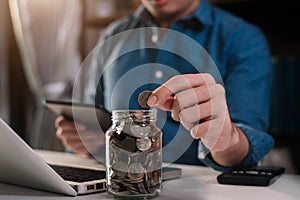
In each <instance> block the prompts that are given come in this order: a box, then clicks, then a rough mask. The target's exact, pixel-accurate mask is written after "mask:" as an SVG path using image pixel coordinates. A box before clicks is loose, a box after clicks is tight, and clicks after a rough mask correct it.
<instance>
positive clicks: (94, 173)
mask: <svg viewBox="0 0 300 200" xmlns="http://www.w3.org/2000/svg"><path fill="white" fill-rule="evenodd" d="M50 167H52V168H53V169H54V171H56V172H57V173H58V174H59V175H60V176H61V177H62V178H63V179H64V180H66V181H74V182H87V181H93V180H100V179H105V178H106V174H105V171H98V170H92V169H81V168H75V167H68V166H58V165H50Z"/></svg>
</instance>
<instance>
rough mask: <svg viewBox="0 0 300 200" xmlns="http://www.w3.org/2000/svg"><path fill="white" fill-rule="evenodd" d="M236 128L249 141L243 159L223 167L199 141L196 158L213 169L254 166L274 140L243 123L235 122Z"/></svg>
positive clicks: (270, 147)
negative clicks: (237, 163)
mask: <svg viewBox="0 0 300 200" xmlns="http://www.w3.org/2000/svg"><path fill="white" fill-rule="evenodd" d="M235 125H236V126H237V127H238V128H240V129H241V130H242V131H243V132H244V134H245V135H246V137H247V138H248V141H249V152H248V154H247V156H246V157H245V158H244V160H243V161H242V162H241V163H240V164H239V165H237V166H234V167H224V166H221V165H219V164H217V163H216V162H215V161H214V160H213V158H212V157H211V154H210V153H209V152H210V151H209V149H207V148H206V147H205V146H204V145H203V143H202V142H201V141H200V142H199V147H198V148H199V153H198V158H199V159H200V160H201V161H202V162H203V163H204V164H205V165H207V166H209V167H212V168H213V169H215V170H218V171H223V172H228V171H231V170H233V169H234V168H240V167H251V166H256V165H257V164H258V162H259V161H260V160H261V159H262V158H263V157H264V156H265V155H266V154H267V153H268V152H269V151H270V150H271V149H272V148H273V146H274V140H273V138H272V137H271V136H270V135H269V134H268V133H266V132H263V131H260V130H256V129H253V128H252V127H249V126H247V125H244V124H235Z"/></svg>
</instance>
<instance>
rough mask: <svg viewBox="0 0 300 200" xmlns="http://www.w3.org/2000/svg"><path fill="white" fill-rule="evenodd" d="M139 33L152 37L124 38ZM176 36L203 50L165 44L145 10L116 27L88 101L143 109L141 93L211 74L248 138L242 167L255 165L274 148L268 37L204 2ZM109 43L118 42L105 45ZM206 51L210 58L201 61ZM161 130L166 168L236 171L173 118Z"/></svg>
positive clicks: (97, 63) (165, 115) (166, 117)
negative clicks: (180, 78) (187, 77)
mask: <svg viewBox="0 0 300 200" xmlns="http://www.w3.org/2000/svg"><path fill="white" fill-rule="evenodd" d="M141 27H148V28H149V29H147V30H151V31H145V32H142V34H141V33H138V34H139V35H138V36H136V35H135V34H134V33H132V32H129V34H127V35H126V34H125V35H126V36H124V35H122V34H123V33H124V32H126V31H127V30H135V29H137V28H141ZM170 29H171V30H173V31H174V32H178V33H182V34H184V36H186V37H188V38H191V39H192V40H194V41H196V43H197V44H198V45H199V44H200V46H201V47H196V48H195V45H194V44H193V45H191V44H190V43H186V44H185V42H180V41H179V40H177V39H174V38H173V40H172V39H171V40H167V39H162V40H159V37H160V34H162V35H163V33H161V32H160V30H159V29H158V28H157V27H156V25H155V23H154V22H153V20H152V18H151V16H150V14H149V13H148V12H147V10H146V9H145V8H144V7H143V6H141V7H140V8H139V9H138V10H137V11H136V12H135V13H134V14H132V15H130V16H128V17H126V18H124V19H121V20H119V21H116V22H115V23H113V24H111V25H110V26H109V27H108V28H107V29H106V30H105V31H104V33H103V34H102V37H101V38H100V40H99V46H98V47H97V48H95V50H94V51H93V52H92V58H93V60H92V62H91V63H92V64H91V76H90V82H89V85H88V86H87V88H86V90H85V93H86V95H85V96H86V98H87V101H89V102H93V103H97V104H103V105H104V106H105V107H106V108H107V109H108V110H110V111H112V110H115V109H141V107H140V106H139V104H138V102H137V98H138V94H139V93H140V92H141V91H143V90H145V89H148V90H154V89H155V88H157V87H158V86H159V85H161V84H163V83H164V82H165V81H167V80H168V79H169V78H171V77H172V76H175V75H178V74H188V73H199V72H200V73H204V72H205V73H211V74H212V75H213V77H214V78H215V80H216V82H218V83H220V84H223V85H224V87H225V91H226V100H227V105H228V109H229V113H230V117H231V120H232V121H233V122H234V123H235V124H236V126H237V127H239V128H240V129H241V130H242V131H243V132H244V133H245V135H246V136H247V138H248V141H249V144H250V145H249V146H250V149H249V152H248V154H247V156H246V157H245V159H244V160H243V161H242V162H241V163H240V164H239V165H238V166H236V167H242V166H254V165H257V164H258V162H259V160H261V159H262V158H263V156H264V155H266V154H267V153H268V152H269V151H270V150H271V148H272V146H273V143H274V141H273V139H272V137H271V136H270V135H269V134H268V133H267V132H266V131H267V129H268V123H269V122H268V117H269V101H270V75H271V61H270V60H271V59H270V54H269V49H268V45H267V43H266V40H265V38H264V36H263V34H262V33H261V31H260V30H259V29H257V28H256V27H255V26H253V25H251V24H249V23H246V22H245V21H243V20H242V19H239V18H237V17H235V16H233V15H231V14H229V13H227V12H225V11H222V10H220V9H218V8H214V7H212V6H210V5H209V4H208V3H207V2H206V1H205V0H202V1H201V3H200V5H199V7H198V8H197V9H196V10H195V12H193V13H192V14H191V15H190V16H187V17H185V18H183V19H180V20H178V21H176V22H175V23H173V24H172V26H171V27H170ZM137 32H138V31H137ZM135 33H136V32H135ZM120 35H122V37H118V36H120ZM112 36H114V37H115V36H116V37H115V38H114V37H112ZM178 37H181V36H178ZM145 38H148V40H149V41H150V42H149V41H148V40H147V39H145ZM165 38H166V37H165ZM107 40H113V42H111V43H110V42H104V43H103V41H107ZM187 40H188V39H187ZM101 42H102V43H101ZM148 42H149V43H151V42H152V43H151V44H148ZM160 42H161V43H164V44H161V43H160ZM101 44H102V45H101ZM164 45H165V46H167V48H165V49H164V48H163V46H164ZM201 48H203V49H201ZM124 49H126V50H124ZM128 49H129V50H128ZM172 51H173V52H172ZM174 51H175V53H174ZM116 52H117V53H116ZM205 52H207V54H208V55H209V58H207V57H205V58H204V57H201V55H202V54H205ZM181 54H183V55H184V57H182V56H181ZM195 63H196V64H195ZM195 66H196V67H195ZM199 66H202V67H200V68H197V67H199ZM203 66H215V68H216V69H217V72H216V71H215V69H214V67H211V68H209V69H206V68H205V67H203ZM157 124H158V126H159V127H160V128H161V129H162V132H163V146H164V147H163V159H164V161H166V162H176V163H184V164H194V165H203V164H205V165H208V166H210V167H212V168H214V169H216V170H220V171H228V170H231V169H232V168H231V167H224V166H220V165H218V164H217V163H215V162H214V160H213V159H212V158H211V155H210V153H209V150H208V149H207V148H206V147H205V146H204V145H203V144H202V142H201V140H195V139H193V138H192V137H191V135H190V133H189V132H188V131H187V130H186V129H184V128H183V127H182V126H181V125H180V123H178V122H175V121H174V120H172V118H171V116H170V113H169V112H164V111H159V112H158V120H157Z"/></svg>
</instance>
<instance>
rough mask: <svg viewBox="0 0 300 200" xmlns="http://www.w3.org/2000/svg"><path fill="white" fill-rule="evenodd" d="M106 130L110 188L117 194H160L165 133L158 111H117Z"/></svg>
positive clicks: (148, 195) (129, 196) (117, 195)
mask: <svg viewBox="0 0 300 200" xmlns="http://www.w3.org/2000/svg"><path fill="white" fill-rule="evenodd" d="M112 122H113V123H112V126H111V127H110V129H109V130H108V131H107V132H106V179H107V191H108V193H110V194H113V195H114V196H115V197H128V198H130V199H131V198H147V197H155V196H158V195H159V193H160V190H161V185H162V174H161V169H162V132H161V130H160V129H159V128H158V127H157V126H156V110H115V111H113V112H112Z"/></svg>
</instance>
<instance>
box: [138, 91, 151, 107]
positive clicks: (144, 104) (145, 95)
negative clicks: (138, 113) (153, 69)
mask: <svg viewBox="0 0 300 200" xmlns="http://www.w3.org/2000/svg"><path fill="white" fill-rule="evenodd" d="M151 94H152V91H150V90H145V91H143V92H141V93H140V94H139V97H138V102H139V104H140V106H141V107H142V108H146V109H149V108H150V106H149V105H148V104H147V101H148V98H149V96H150V95H151Z"/></svg>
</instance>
